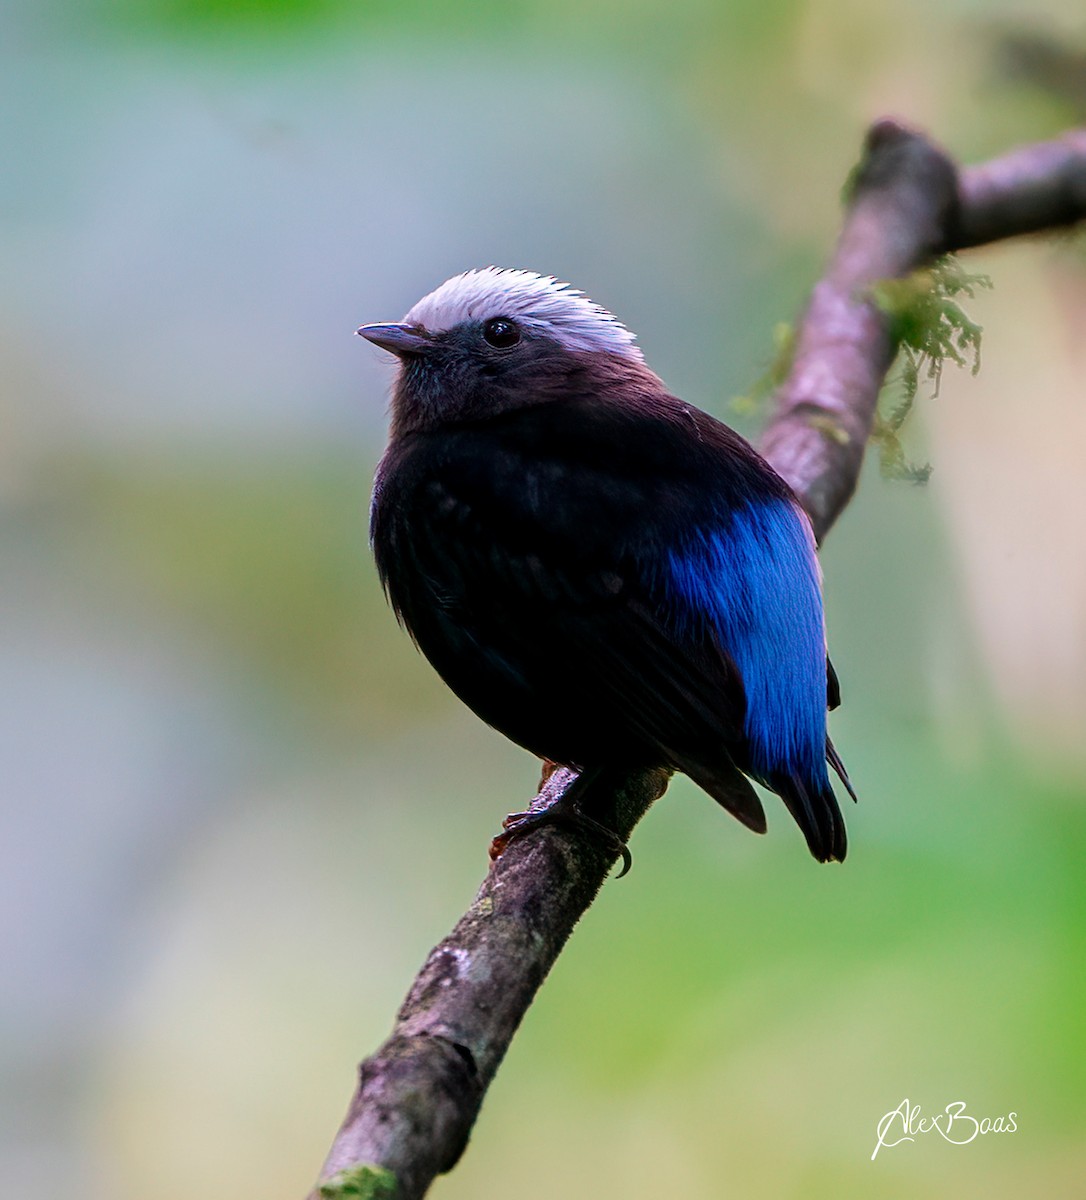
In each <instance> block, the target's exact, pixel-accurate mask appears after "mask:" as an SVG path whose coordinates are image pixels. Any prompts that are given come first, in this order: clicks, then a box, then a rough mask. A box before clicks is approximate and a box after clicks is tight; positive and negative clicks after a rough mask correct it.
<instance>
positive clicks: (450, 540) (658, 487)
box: [371, 398, 786, 765]
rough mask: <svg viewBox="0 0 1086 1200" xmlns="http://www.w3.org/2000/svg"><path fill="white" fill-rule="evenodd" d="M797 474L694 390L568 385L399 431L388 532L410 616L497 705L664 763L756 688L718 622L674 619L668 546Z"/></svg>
mask: <svg viewBox="0 0 1086 1200" xmlns="http://www.w3.org/2000/svg"><path fill="white" fill-rule="evenodd" d="M779 488H784V485H783V484H782V483H781V482H780V481H779V480H778V479H777V477H776V476H775V475H773V473H772V472H771V471H769V469H768V468H767V467H765V465H764V464H763V463H762V462H761V460H760V459H759V458H758V457H757V455H755V453H754V451H753V450H751V449H750V448H749V447H748V446H747V445H746V443H745V442H742V439H740V438H738V436H737V435H735V434H733V433H732V432H731V431H730V430H728V429H727V428H726V427H724V426H721V425H720V424H719V423H717V422H715V421H712V419H711V418H709V417H707V416H705V414H703V413H700V412H698V410H696V409H690V408H687V407H686V406H684V405H681V404H680V403H679V402H678V401H673V400H670V398H668V399H667V402H666V403H664V404H660V403H659V402H658V403H657V405H656V407H655V408H654V409H652V410H648V409H646V410H645V411H642V410H641V409H640V408H639V407H638V406H623V407H618V406H608V405H603V404H601V403H598V402H594V401H591V400H589V401H584V400H572V401H570V402H569V403H563V402H552V403H548V404H545V405H540V406H537V407H535V408H527V409H520V410H518V411H516V412H510V413H505V414H501V415H498V416H495V417H492V418H488V419H485V420H479V421H474V422H470V423H463V424H459V425H454V426H448V427H445V428H440V429H436V430H430V431H426V432H418V433H412V434H408V435H406V436H404V437H401V438H398V439H395V440H394V441H393V442H392V444H391V445H390V447H389V449H388V451H387V452H386V455H385V457H384V459H383V460H382V463H381V465H380V467H379V470H378V476H377V480H376V484H375V490H374V499H373V507H372V512H371V537H372V542H373V549H374V554H375V557H376V560H377V565H378V570H379V572H380V576H381V579H382V582H383V584H384V586H385V588H386V590H387V593H388V596H389V599H390V601H391V603H392V605H393V607H394V609H395V611H396V613H397V615H398V616H399V618H400V620H401V621H402V622H403V623H404V625H405V626H406V627H407V628H408V630H409V631H410V632H411V634H412V636H413V637H414V639H415V641H416V642H417V644H418V645H419V647H420V649H421V650H422V651H423V653H424V654H425V655H426V657H427V658H429V659H430V661H431V663H432V664H433V665H434V667H435V668H436V669H437V671H438V673H439V674H440V675H441V676H442V677H443V678H444V679H445V681H446V683H448V684H449V686H450V687H451V688H452V690H453V691H454V692H456V693H457V695H459V696H460V697H461V699H463V700H464V701H465V702H466V703H467V704H468V705H469V706H470V707H471V708H472V709H474V710H475V712H476V713H477V714H478V715H479V716H481V717H482V718H483V719H484V720H485V721H487V722H488V723H489V724H491V725H493V726H495V727H496V728H498V729H500V730H501V731H502V732H504V733H505V734H506V735H507V736H509V737H511V738H512V739H513V740H514V741H516V742H519V743H520V744H521V745H524V746H526V747H528V748H529V749H531V750H533V751H535V752H536V753H538V754H540V755H544V756H546V757H549V758H553V759H557V760H559V761H565V762H572V763H577V764H584V763H586V762H589V763H592V762H596V761H614V760H620V761H622V762H623V763H629V764H631V765H633V764H637V763H641V762H644V763H650V762H660V761H665V760H666V758H667V753H666V750H665V749H664V748H663V747H667V746H668V744H669V743H675V742H676V741H681V740H682V739H684V738H685V739H688V740H689V739H695V738H703V739H708V738H711V737H715V738H716V739H717V740H719V739H720V738H722V737H724V738H727V737H728V736H729V734H730V735H731V736H733V737H735V736H738V734H737V732H736V731H737V730H738V728H739V727H740V726H741V723H742V707H743V699H742V684H741V682H740V681H739V680H738V677H737V674H736V672H735V669H734V666H733V664H731V662H730V660H728V659H727V656H726V655H725V654H723V653H722V652H721V649H720V647H718V646H716V645H714V644H713V643H712V638H711V635H710V634H709V633H708V631H698V630H696V629H694V630H687V631H685V632H684V633H683V635H682V637H681V638H680V637H679V635H678V633H677V632H676V630H675V629H674V628H672V627H671V625H670V623H669V619H668V612H667V603H666V601H667V597H666V596H662V595H661V593H660V577H661V575H662V571H661V564H662V563H663V562H664V561H665V560H666V556H667V554H668V552H669V549H670V548H671V547H673V546H676V545H678V544H680V543H681V541H682V539H683V537H684V536H689V532H690V529H691V527H693V526H696V524H697V523H698V522H699V521H703V520H708V519H710V517H711V518H712V519H714V520H716V521H717V522H719V521H720V520H721V519H723V518H722V516H721V514H722V513H725V514H726V512H727V510H728V507H729V505H733V506H734V505H738V504H741V503H743V502H745V501H746V500H749V499H751V498H752V497H756V496H764V495H768V494H771V493H772V492H773V491H774V489H779ZM785 491H786V489H785Z"/></svg>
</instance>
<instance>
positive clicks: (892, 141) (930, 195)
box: [311, 120, 1086, 1200]
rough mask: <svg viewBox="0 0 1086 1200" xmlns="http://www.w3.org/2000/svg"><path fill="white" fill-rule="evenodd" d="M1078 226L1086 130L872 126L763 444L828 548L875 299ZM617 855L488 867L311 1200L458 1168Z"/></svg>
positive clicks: (553, 850) (842, 499)
mask: <svg viewBox="0 0 1086 1200" xmlns="http://www.w3.org/2000/svg"><path fill="white" fill-rule="evenodd" d="M1084 216H1086V130H1078V131H1075V132H1072V133H1068V134H1066V135H1065V136H1064V137H1062V138H1059V139H1057V140H1055V141H1052V142H1043V143H1037V144H1035V145H1032V146H1027V147H1023V148H1021V149H1018V150H1014V151H1012V152H1011V153H1009V154H1007V155H1006V156H1004V157H1002V158H998V159H995V160H993V161H991V162H988V163H985V164H983V165H981V166H975V167H969V168H965V169H963V170H961V171H959V170H958V169H957V168H956V166H955V164H954V163H953V161H952V160H951V159H950V158H949V157H948V156H947V154H946V153H945V152H944V151H943V150H941V149H940V148H939V147H938V146H936V145H934V144H933V143H932V142H931V141H929V140H928V139H927V138H926V137H924V136H923V135H922V134H919V133H915V132H913V131H911V130H908V129H906V128H904V127H902V126H901V125H898V124H896V123H895V122H893V121H888V120H884V121H879V122H877V123H876V124H875V125H873V126H872V128H871V129H870V131H869V132H868V135H867V140H866V143H865V146H864V152H863V157H862V158H861V161H860V164H859V167H858V168H857V171H856V174H855V177H854V181H853V184H852V188H851V194H850V199H849V204H848V209H847V212H846V215H845V220H844V225H843V228H842V231H841V235H840V238H839V239H838V243H837V247H836V249H835V251H834V254H833V256H832V258H831V260H830V263H829V266H828V267H827V270H826V273H825V275H824V276H823V278H822V279H821V280H820V281H819V283H818V284H817V285H816V286H815V288H814V291H813V293H812V295H811V300H810V303H809V305H808V308H807V311H806V313H805V314H804V317H803V320H802V323H801V325H800V329H799V334H798V338H797V343H796V351H795V357H794V361H793V365H792V370H791V372H790V374H789V377H788V379H787V380H786V381H785V383H784V385H783V386H782V388H781V389H780V391H779V393H778V394H777V396H776V398H775V401H774V409H773V414H772V416H771V418H770V421H769V424H768V427H767V428H766V431H765V434H764V436H763V438H762V451H763V453H764V454H765V456H766V458H768V459H769V461H770V462H771V463H772V464H773V465H774V466H775V467H776V468H777V470H778V471H779V472H780V473H781V474H782V475H784V477H785V478H786V479H787V480H788V481H789V482H790V483H791V484H792V486H793V488H795V490H796V492H797V494H798V495H799V497H800V499H801V500H802V501H803V504H804V506H805V507H806V509H807V511H808V513H809V514H810V516H811V520H812V523H813V525H814V528H815V532H816V534H817V536H818V538H819V540H820V541H821V540H822V538H823V537H824V536H825V535H826V533H827V532H828V531H829V529H830V527H831V526H832V524H833V522H834V521H835V520H836V519H837V517H838V516H839V515H840V513H841V512H842V510H843V509H844V507H845V505H846V504H847V503H848V501H849V498H850V497H851V496H852V493H853V491H854V489H855V487H856V482H857V480H858V478H859V474H860V468H861V466H862V463H863V455H864V449H865V446H866V443H867V439H868V437H869V435H870V433H871V426H872V422H873V419H874V414H875V405H876V402H877V400H878V394H879V389H880V388H881V386H882V382H883V378H884V376H885V374H886V372H887V370H888V369H889V367H890V364H891V362H892V361H893V358H894V354H895V351H896V347H895V345H894V342H893V339H892V336H891V333H890V329H889V325H888V322H887V319H886V318H885V316H884V315H883V314H881V313H880V312H879V311H878V310H877V309H876V308H875V307H874V305H873V304H871V303H870V302H869V301H868V300H867V299H865V297H866V296H867V295H868V290H869V288H870V286H871V285H872V284H874V283H876V282H877V281H878V280H880V279H887V278H891V277H897V276H901V275H905V274H907V273H908V272H910V271H912V270H914V269H915V268H917V267H919V266H922V265H924V264H926V263H928V262H930V261H931V260H932V259H933V258H935V257H936V256H937V255H939V254H941V253H944V252H946V251H950V250H956V249H964V248H967V247H970V246H977V245H980V244H982V243H985V242H991V241H996V240H999V239H1002V238H1007V237H1013V236H1017V235H1019V234H1025V233H1035V232H1039V231H1042V230H1048V229H1053V228H1057V227H1060V226H1065V225H1069V224H1071V223H1073V222H1075V221H1078V220H1080V219H1082V218H1083V217H1084ZM570 686H575V683H574V681H571V684H570ZM572 778H573V773H572V772H570V771H568V770H565V769H564V768H563V769H560V770H557V771H555V772H554V773H553V774H552V775H551V776H550V777H549V778H548V779H547V780H546V781H545V782H544V784H543V786H542V788H541V790H540V793H539V795H538V796H537V797H536V798H535V800H534V801H533V802H532V806H533V807H540V806H544V805H546V804H548V803H550V802H551V801H553V800H554V798H555V797H556V796H557V795H558V794H559V793H560V792H561V791H562V790H564V788H566V787H568V785H569V783H570V781H571V779H572ZM666 787H667V776H666V774H665V773H664V772H646V773H639V774H631V775H630V776H629V777H628V778H627V779H626V780H625V781H624V782H623V783H622V785H621V786H620V787H618V788H616V789H614V790H613V792H611V793H609V794H608V795H605V796H602V797H594V800H593V803H594V807H593V812H594V813H597V811H598V815H599V817H600V819H601V820H603V821H604V823H605V824H607V825H609V826H610V827H611V828H613V829H614V830H615V832H616V833H618V834H619V836H620V837H621V838H622V839H623V841H625V840H626V839H627V838H628V837H629V835H630V833H631V831H632V830H633V827H634V826H635V825H636V824H637V822H638V821H639V820H640V819H641V817H642V816H644V814H645V813H646V812H647V811H648V809H649V807H650V806H651V805H652V803H653V802H654V801H655V800H656V799H658V798H659V797H660V796H661V795H662V794H663V792H664V789H665V788H666ZM596 805H598V806H599V807H598V810H597V807H596ZM616 857H617V856H616V854H615V853H614V851H613V850H611V849H608V848H606V847H604V846H603V845H602V844H600V842H599V841H597V840H594V839H592V838H590V837H586V836H585V835H584V834H583V833H582V832H581V831H580V830H578V829H574V828H567V827H565V826H558V825H551V826H545V827H543V828H541V829H539V830H538V831H536V832H534V833H533V834H532V835H531V836H530V837H524V838H521V839H519V840H517V841H514V842H513V843H512V844H511V845H510V846H509V848H508V849H507V850H506V851H505V852H504V853H503V854H502V855H501V857H500V858H499V859H498V860H497V861H496V862H495V863H494V864H493V865H492V867H491V869H490V871H489V873H488V874H487V877H486V879H485V880H484V882H483V885H482V887H481V888H480V890H479V893H478V895H477V896H476V898H475V900H474V902H473V903H472V905H471V907H470V908H469V909H468V911H467V913H465V915H464V916H463V917H462V918H461V919H460V921H459V922H458V923H457V925H456V927H455V929H453V931H452V933H450V934H449V936H448V937H447V938H445V940H444V941H442V942H441V943H440V944H439V945H438V946H437V947H435V948H434V950H432V951H431V953H430V956H429V957H428V958H427V960H426V962H425V964H424V965H423V968H422V970H421V972H420V973H419V975H418V977H417V978H416V980H415V982H414V984H413V985H412V987H411V990H410V992H409V993H408V995H407V998H406V999H405V1000H404V1003H403V1005H402V1007H401V1009H400V1012H399V1014H398V1016H397V1019H396V1025H395V1027H394V1029H393V1031H392V1034H391V1036H390V1037H389V1038H388V1040H387V1041H386V1042H385V1043H384V1045H382V1046H381V1048H380V1049H379V1050H378V1051H377V1052H376V1053H375V1054H374V1055H372V1056H371V1057H370V1058H368V1059H366V1060H365V1062H363V1063H362V1065H361V1068H360V1071H359V1083H358V1088H357V1090H356V1092H355V1095H354V1098H353V1099H352V1101H351V1106H350V1109H349V1111H348V1113H347V1116H346V1119H345V1120H344V1122H343V1125H342V1127H341V1128H340V1130H339V1133H338V1134H337V1135H336V1139H335V1142H334V1143H333V1145H332V1149H331V1152H330V1153H329V1155H328V1158H327V1160H326V1162H325V1164H324V1167H323V1169H322V1171H321V1177H320V1182H319V1183H318V1185H317V1188H316V1189H315V1190H314V1192H313V1193H312V1194H311V1200H317V1198H318V1197H324V1198H331V1197H375V1198H382V1200H417V1198H418V1197H421V1196H423V1195H425V1193H426V1191H427V1189H428V1188H429V1186H430V1184H431V1183H432V1182H433V1180H434V1178H435V1177H436V1176H437V1175H439V1174H442V1173H443V1172H446V1171H449V1170H451V1169H452V1168H453V1167H454V1166H455V1165H456V1162H457V1160H458V1159H459V1157H460V1155H461V1154H462V1153H463V1150H464V1147H465V1146H466V1145H467V1141H468V1137H469V1135H470V1133H471V1129H472V1126H473V1124H474V1122H475V1118H476V1116H477V1115H478V1112H479V1107H480V1105H481V1104H482V1100H483V1096H484V1095H485V1093H486V1089H487V1087H488V1086H489V1084H490V1082H491V1080H492V1079H493V1077H494V1074H495V1072H496V1071H497V1069H498V1066H499V1064H500V1063H501V1060H502V1057H503V1056H504V1054H505V1051H506V1050H507V1049H508V1047H509V1044H510V1042H511V1040H512V1037H513V1035H514V1033H515V1032H516V1030H517V1027H518V1025H519V1024H520V1021H521V1019H522V1018H523V1016H524V1014H525V1012H526V1011H527V1009H528V1006H529V1005H530V1004H531V1002H532V999H533V997H534V996H535V993H536V990H537V989H538V987H539V985H540V984H541V983H542V982H543V980H544V978H545V977H546V975H547V972H548V971H549V970H550V968H551V966H552V965H553V963H554V961H555V959H556V958H557V957H558V954H559V953H560V952H561V949H562V947H563V945H564V944H565V942H566V939H567V938H568V937H569V935H570V933H571V932H572V930H573V927H574V925H575V924H576V923H577V921H578V919H579V918H580V916H581V914H582V913H583V912H584V911H585V910H586V909H587V908H588V906H589V905H590V904H591V903H592V901H593V899H594V898H595V895H596V893H597V891H598V890H599V888H600V886H601V884H602V883H603V881H604V879H605V878H606V876H607V873H608V871H610V869H611V867H612V866H613V865H614V862H615V859H616Z"/></svg>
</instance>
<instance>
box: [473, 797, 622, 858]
mask: <svg viewBox="0 0 1086 1200" xmlns="http://www.w3.org/2000/svg"><path fill="white" fill-rule="evenodd" d="M575 782H576V781H575ZM572 791H573V787H572V786H571V787H570V789H569V791H567V792H565V793H564V794H563V795H561V796H560V797H559V798H558V799H557V800H555V801H554V802H553V803H552V804H549V805H547V806H546V807H545V808H536V809H529V810H528V811H527V812H515V813H510V814H509V815H508V816H507V817H506V818H505V820H504V821H502V832H501V833H499V834H498V835H497V837H495V838H494V839H493V841H491V843H490V857H491V859H492V860H497V859H498V858H500V857H501V856H502V854H503V853H504V852H505V851H506V850H507V849H508V848H509V846H510V844H511V843H512V842H514V841H516V840H517V838H521V837H523V836H524V835H525V834H526V833H531V832H532V830H533V829H538V828H539V827H540V826H542V825H569V826H572V827H573V828H574V829H581V830H584V832H585V833H590V834H592V836H593V837H597V838H599V839H600V840H601V841H602V842H603V843H604V845H605V846H606V847H607V849H608V850H611V851H613V852H614V853H615V854H617V855H619V856H620V857H621V858H622V870H621V871H619V873H618V875H617V876H616V877H615V878H616V879H621V878H622V876H623V875H625V874H626V873H627V872H628V871H629V869H630V868H631V867H632V866H633V855H632V854H631V853H630V848H629V847H628V846H627V845H626V843H625V842H624V841H623V840H622V838H620V837H619V836H618V834H617V833H615V831H614V830H613V829H608V828H607V826H606V825H604V824H602V823H601V822H599V821H597V820H595V819H594V818H593V817H590V816H587V815H586V814H585V813H583V812H582V811H581V809H580V808H579V806H578V804H577V799H576V797H575V796H572V795H571V794H570V793H571V792H572Z"/></svg>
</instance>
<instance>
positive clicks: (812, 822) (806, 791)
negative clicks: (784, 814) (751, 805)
mask: <svg viewBox="0 0 1086 1200" xmlns="http://www.w3.org/2000/svg"><path fill="white" fill-rule="evenodd" d="M838 761H840V760H838ZM835 769H836V768H835ZM768 782H769V786H770V787H771V788H772V789H773V790H774V791H775V792H776V793H777V795H778V796H780V798H781V799H782V800H783V801H784V803H785V804H786V805H787V807H788V811H789V812H790V813H791V814H792V817H793V818H794V820H795V822H796V824H797V825H798V826H799V827H800V829H801V830H802V831H803V836H804V837H805V838H806V839H807V846H808V848H809V849H810V851H811V853H812V854H813V855H814V856H815V858H817V859H818V861H819V862H844V861H845V852H846V850H847V849H848V839H847V837H846V836H845V820H844V818H843V817H842V816H841V810H840V808H838V806H837V797H836V796H835V795H834V794H833V787H832V785H831V784H830V781H829V777H828V776H826V775H824V776H823V781H822V782H819V783H814V781H812V780H806V779H804V778H803V777H802V776H801V775H799V774H798V773H797V772H792V773H790V774H788V775H784V774H775V775H774V776H773V777H772V778H771V779H770V780H769V781H768ZM846 786H847V783H846ZM849 791H850V792H851V791H852V789H851V787H850V788H849Z"/></svg>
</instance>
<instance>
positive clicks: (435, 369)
mask: <svg viewBox="0 0 1086 1200" xmlns="http://www.w3.org/2000/svg"><path fill="white" fill-rule="evenodd" d="M358 332H359V334H361V336H362V337H364V338H367V339H368V340H369V341H371V342H373V343H374V344H375V345H378V346H380V347H382V348H383V349H385V350H389V351H391V352H392V353H393V354H395V355H396V356H397V357H398V358H399V360H400V369H399V374H398V377H397V380H396V384H395V387H394V389H393V394H392V418H393V433H394V434H395V433H407V432H411V431H414V430H420V429H430V428H434V427H436V426H440V425H444V424H448V423H450V422H457V421H465V420H478V419H481V418H485V417H488V416H494V415H497V414H499V413H503V412H507V411H509V410H511V409H515V408H524V407H527V406H529V405H534V404H541V403H546V402H547V401H549V400H553V399H557V398H562V397H568V396H570V395H571V394H576V393H584V392H586V391H588V392H591V391H594V390H595V391H597V392H598V391H599V390H600V389H601V388H604V389H614V388H620V389H621V388H622V387H623V386H626V385H628V384H629V385H633V386H636V387H637V388H638V390H643V389H644V387H645V385H646V384H647V383H649V381H655V382H657V383H658V381H656V377H655V376H653V375H652V373H651V372H650V371H649V370H648V368H647V367H646V366H645V365H644V360H643V358H642V355H641V351H640V350H639V349H638V347H637V345H636V344H635V339H634V335H633V334H632V333H631V332H630V331H629V330H628V329H627V328H626V327H625V325H623V324H622V323H621V322H620V321H619V320H617V319H616V318H615V317H614V316H612V315H611V313H609V312H608V311H607V310H606V309H605V308H602V307H601V306H600V305H598V304H595V303H593V302H592V301H591V300H589V299H588V297H587V296H585V295H584V293H583V292H579V291H577V289H575V288H572V287H570V286H569V284H566V283H560V282H559V281H558V280H557V279H555V278H554V277H553V276H547V275H537V274H535V273H534V272H532V271H515V270H508V269H504V268H500V267H483V268H481V269H478V270H473V271H466V272H465V273H464V274H463V275H455V276H453V278H452V279H449V280H446V282H445V283H443V284H442V285H441V286H440V287H439V288H437V289H435V290H434V291H432V292H430V294H429V295H427V296H424V297H423V298H422V299H421V300H420V301H419V302H418V303H417V304H416V305H415V306H414V307H413V308H412V309H411V311H410V312H409V313H408V314H407V315H406V316H405V317H404V319H403V320H402V321H399V322H396V323H393V324H382V325H363V326H362V328H361V329H359V330H358Z"/></svg>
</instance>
